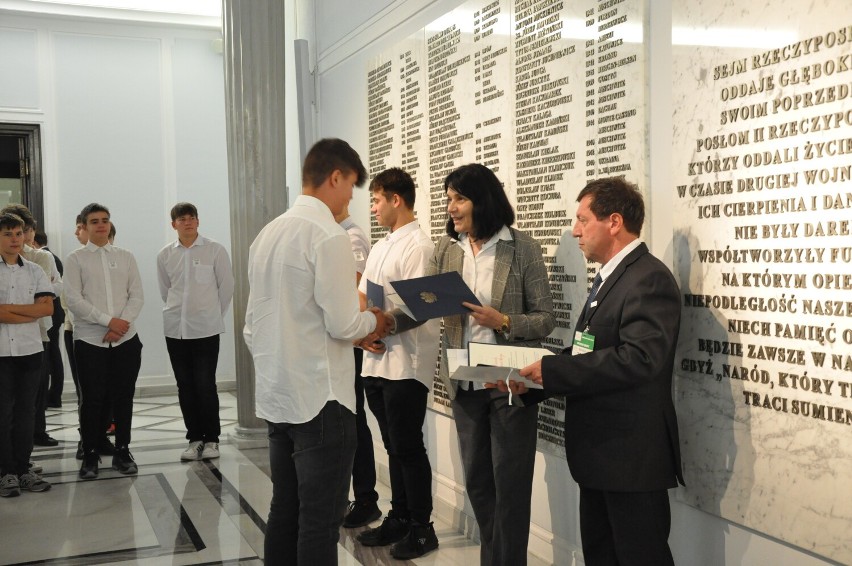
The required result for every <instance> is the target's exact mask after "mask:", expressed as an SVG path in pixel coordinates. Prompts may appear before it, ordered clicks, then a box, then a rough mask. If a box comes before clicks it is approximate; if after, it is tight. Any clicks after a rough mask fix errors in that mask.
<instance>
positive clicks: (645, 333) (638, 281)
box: [514, 178, 683, 566]
mask: <svg viewBox="0 0 852 566" xmlns="http://www.w3.org/2000/svg"><path fill="white" fill-rule="evenodd" d="M577 202H579V203H580V204H579V207H578V208H577V220H576V224H575V225H574V229H573V236H574V237H575V238H577V239H578V243H579V246H580V249H581V250H582V251H583V255H585V256H586V259H588V260H590V261H594V262H598V263H600V264H601V269H600V273H599V274H598V277H596V278H595V284H593V288H592V292H591V293H590V297H589V300H588V301H587V302H586V306H585V307H584V308H583V311H582V312H581V314H580V318H579V324H578V326H577V328H576V332H575V336H574V340H573V345H572V346H571V347H570V348H567V349H566V350H564V351H563V352H562V353H561V354H560V355H557V356H545V357H544V359H542V360H540V361H539V362H536V363H534V364H532V365H530V366H527V367H526V368H524V369H523V370H522V371H521V375H523V376H525V377H529V378H530V379H532V380H533V381H535V382H536V383H540V384H542V385H543V387H544V393H545V394H546V395H564V396H565V452H566V456H567V458H568V466H569V468H570V469H571V475H572V476H573V477H574V479H575V480H576V482H577V483H578V484H579V486H580V533H581V537H582V543H583V555H584V559H585V563H586V564H587V565H588V566H599V565H620V566H624V565H648V566H651V565H653V566H661V565H666V564H673V563H674V562H673V559H672V554H671V550H670V549H669V546H668V536H669V530H670V526H671V512H670V508H669V499H668V494H667V491H666V490H667V489H669V488H673V487H676V486H677V481H680V482H681V483H683V478H682V475H681V465H680V448H679V444H678V431H677V419H676V417H675V410H674V404H673V403H672V393H671V386H672V371H673V366H674V356H675V346H676V344H677V336H678V329H679V326H680V300H679V291H678V287H677V284H676V283H675V279H674V277H673V276H672V274H671V272H670V271H669V269H668V268H667V267H666V266H665V265H664V264H663V263H662V262H661V261H659V260H658V259H657V258H655V257H654V256H652V255H651V254H650V253H649V252H648V248H647V246H646V245H645V244H644V243H642V242H640V241H639V234H640V232H641V229H642V222H643V221H644V216H645V211H644V203H643V201H642V195H641V194H640V193H639V191H638V189H637V187H636V186H635V185H633V184H631V183H628V182H626V181H625V180H624V179H622V178H607V179H599V180H595V181H592V182H590V183H589V184H588V185H586V187H585V188H583V190H582V191H581V192H580V195H579V196H578V198H577ZM599 281H602V282H600V283H599ZM514 388H515V389H520V388H519V387H517V386H514ZM518 392H519V393H520V392H523V391H522V390H519V391H518ZM535 393H539V392H533V393H532V394H530V395H533V394H535Z"/></svg>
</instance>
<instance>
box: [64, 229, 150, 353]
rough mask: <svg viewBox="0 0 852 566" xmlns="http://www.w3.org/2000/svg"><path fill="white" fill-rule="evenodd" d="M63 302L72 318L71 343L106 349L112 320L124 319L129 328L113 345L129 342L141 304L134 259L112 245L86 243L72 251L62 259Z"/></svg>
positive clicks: (133, 333)
mask: <svg viewBox="0 0 852 566" xmlns="http://www.w3.org/2000/svg"><path fill="white" fill-rule="evenodd" d="M65 300H66V302H67V303H68V310H70V311H71V313H72V314H73V315H74V340H82V341H83V342H86V343H87V344H91V345H92V346H100V347H103V348H106V347H108V346H109V345H110V343H109V342H104V341H103V340H104V335H105V334H106V333H107V331H108V330H109V329H108V326H109V322H110V320H112V319H113V318H120V319H122V320H126V321H127V322H129V323H130V329H129V330H128V331H127V333H126V334H125V335H124V336H122V337H121V339H120V340H118V341H117V342H113V343H112V344H113V345H115V346H118V345H120V344H123V343H124V342H126V341H128V340H130V339H131V338H133V337H134V336H135V335H136V327H135V326H134V324H133V321H134V320H136V317H138V316H139V312H140V311H141V310H142V304H143V303H144V297H143V294H142V279H141V278H140V277H139V268H138V267H137V266H136V258H134V257H133V254H132V253H130V252H129V251H127V250H125V249H123V248H119V247H116V246H113V245H112V244H106V245H104V246H102V247H98V246H96V245H95V244H93V243H92V242H89V243H88V244H86V245H85V246H83V247H82V248H79V249H76V250H74V251H73V252H71V253H70V254H69V255H68V259H66V260H65Z"/></svg>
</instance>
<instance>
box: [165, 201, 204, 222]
mask: <svg viewBox="0 0 852 566" xmlns="http://www.w3.org/2000/svg"><path fill="white" fill-rule="evenodd" d="M171 215H172V222H174V221H175V220H177V219H178V218H180V217H181V216H192V217H193V218H198V209H197V208H195V205H194V204H192V203H191V202H179V203H177V204H176V205H174V206H173V207H172V212H171Z"/></svg>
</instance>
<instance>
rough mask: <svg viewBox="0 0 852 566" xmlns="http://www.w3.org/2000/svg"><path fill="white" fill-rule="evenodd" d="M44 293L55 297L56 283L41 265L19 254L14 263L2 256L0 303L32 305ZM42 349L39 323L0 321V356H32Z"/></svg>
mask: <svg viewBox="0 0 852 566" xmlns="http://www.w3.org/2000/svg"><path fill="white" fill-rule="evenodd" d="M44 296H50V297H52V296H53V286H52V285H51V284H50V280H49V279H48V278H47V275H46V274H45V273H44V270H43V269H42V268H41V267H40V266H38V265H36V264H35V263H33V262H31V261H28V260H26V259H24V258H23V257H21V256H20V255H19V256H18V262H17V263H13V264H11V265H9V264H7V263H6V262H5V261H4V260H3V259H2V258H0V304H3V305H31V304H33V303H34V302H35V299H36V298H38V297H44ZM48 318H49V317H48ZM43 351H44V344H42V339H41V330H40V328H39V324H38V322H25V323H23V324H7V323H0V356H29V355H30V354H37V353H39V352H43Z"/></svg>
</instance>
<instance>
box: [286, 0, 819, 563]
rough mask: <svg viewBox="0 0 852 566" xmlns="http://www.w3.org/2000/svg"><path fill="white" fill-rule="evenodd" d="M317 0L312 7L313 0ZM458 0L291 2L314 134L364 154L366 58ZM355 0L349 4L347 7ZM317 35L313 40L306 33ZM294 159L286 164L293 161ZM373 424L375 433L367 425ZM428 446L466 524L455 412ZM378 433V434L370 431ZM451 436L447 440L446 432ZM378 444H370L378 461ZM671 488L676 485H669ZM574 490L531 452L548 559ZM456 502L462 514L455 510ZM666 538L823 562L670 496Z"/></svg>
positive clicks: (656, 208) (709, 550)
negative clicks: (304, 16) (307, 57)
mask: <svg viewBox="0 0 852 566" xmlns="http://www.w3.org/2000/svg"><path fill="white" fill-rule="evenodd" d="M671 1H672V0H653V1H650V0H648V2H647V5H648V8H647V10H648V14H649V23H650V26H651V30H652V31H651V35H652V36H653V39H652V43H651V45H650V47H649V53H650V55H649V60H650V61H651V69H650V72H649V76H650V81H651V84H650V92H651V93H652V96H651V99H652V101H653V102H652V104H651V106H650V116H651V123H652V124H653V126H652V128H651V130H650V132H649V134H650V138H649V139H650V146H649V147H650V148H651V152H652V155H651V157H650V168H649V169H650V177H651V183H650V184H651V187H650V189H649V195H650V196H649V221H650V222H651V223H653V226H652V227H651V230H650V231H649V233H650V235H649V236H648V237H649V240H650V241H649V245H650V247H651V249H652V251H653V253H655V254H656V255H657V256H659V257H661V258H664V259H665V260H666V261H667V262H668V263H669V264H671V258H672V250H671V236H672V222H671V215H670V213H669V211H670V210H671V203H672V201H671V199H672V198H673V191H672V190H671V181H670V164H669V161H668V155H669V151H670V148H671V143H672V134H671V106H670V85H671V78H670V77H671V71H670V65H671V43H670V26H671ZM314 4H316V7H314ZM459 4H461V2H459V1H457V0H435V1H432V2H425V1H422V0H398V1H396V2H390V1H387V0H361V1H359V2H357V3H353V2H350V1H349V0H322V1H320V2H316V3H315V2H313V1H312V0H300V2H298V3H297V8H296V10H297V11H299V12H300V13H309V14H312V15H313V16H314V17H315V23H314V24H313V26H314V27H312V28H309V29H305V28H302V29H297V30H296V31H295V33H296V37H302V38H307V39H309V40H311V45H312V49H313V50H314V53H313V54H312V60H315V61H316V67H317V86H318V107H317V110H318V115H317V133H318V135H319V136H320V137H329V136H335V137H340V138H343V139H346V140H347V141H349V142H350V143H351V144H352V145H353V147H354V148H355V149H356V150H357V151H358V152H359V153H360V154H361V156H362V158H364V159H366V156H367V155H368V151H367V148H368V145H367V129H366V124H367V120H366V109H367V85H366V68H367V66H366V65H367V61H368V58H369V57H371V56H373V55H376V54H377V53H379V52H381V51H382V50H383V49H386V48H388V47H390V46H392V45H394V44H395V43H396V42H398V41H400V40H401V39H403V38H405V37H406V36H408V35H409V34H411V33H414V32H415V31H417V30H419V29H421V28H422V27H424V26H425V25H426V24H427V23H429V22H430V21H432V20H433V19H435V18H437V17H438V16H440V15H442V14H443V13H445V12H447V11H450V10H452V9H453V8H455V7H456V6H458V5H459ZM355 6H357V10H355ZM314 38H315V40H314ZM294 165H295V164H293V163H291V164H290V167H291V168H292V167H293V166H294ZM365 193H366V191H359V192H356V195H355V198H354V199H353V202H352V204H351V206H350V212H351V213H352V216H353V217H354V218H355V220H356V221H357V222H359V223H360V224H361V225H362V226H367V225H368V224H369V204H368V199H367V195H366V194H365ZM373 428H374V431H376V432H377V429H376V427H375V426H374V427H373ZM425 430H426V435H427V449H428V451H429V458H430V461H431V462H432V466H433V471H434V477H435V485H436V487H435V490H436V491H435V494H436V497H435V508H436V512H437V513H440V514H442V515H444V516H445V517H446V518H448V519H450V520H454V521H456V522H457V523H459V524H468V525H469V524H470V523H471V522H472V520H471V519H470V517H471V516H472V513H471V512H470V508H469V504H468V503H466V501H465V498H464V495H463V494H464V485H463V477H462V470H461V463H460V459H459V454H458V443H457V441H456V434H455V430H454V424H453V421H452V420H451V419H449V418H447V417H446V416H444V415H442V414H439V413H436V412H434V411H428V412H427V417H426V425H425ZM374 438H376V439H378V438H379V437H378V434H377V433H376V434H374ZM448 439H449V441H448ZM382 453H383V449H382V447H381V445H380V444H377V445H376V455H377V460H378V461H379V462H380V463H381V464H382V465H384V466H386V465H387V462H386V458H384V457H383V456H382ZM672 493H674V492H672ZM578 500H579V493H578V489H577V486H576V484H575V483H574V482H573V480H572V479H571V476H570V473H569V471H568V466H567V464H566V462H565V459H564V458H563V457H559V456H553V455H550V454H544V453H539V454H538V456H537V460H536V474H535V480H534V485H533V513H532V522H533V524H532V525H531V527H530V528H531V537H530V551H531V552H533V553H534V554H536V555H538V556H540V557H542V558H544V559H545V560H547V561H549V562H552V563H554V564H575V563H579V564H582V554H581V552H580V534H579V524H578ZM459 511H463V512H464V513H465V514H466V516H465V515H462V516H459ZM672 514H673V517H672V534H671V538H670V541H671V546H672V549H673V552H674V555H675V561H676V563H677V564H680V565H686V566H691V565H696V566H699V565H700V566H718V565H720V564H730V565H739V564H743V565H764V564H772V565H774V566H784V565H790V566H792V565H796V566H799V565H803V566H816V565H824V564H829V562H826V561H825V560H822V559H820V558H818V557H815V556H813V555H811V554H809V553H807V552H806V551H804V550H801V549H797V548H793V547H791V546H789V545H787V544H785V543H783V542H780V541H777V540H774V539H771V538H769V537H767V536H764V535H761V534H760V533H757V532H753V531H750V530H748V529H746V528H743V527H739V526H737V525H735V524H732V523H730V522H728V521H725V520H723V519H720V518H718V517H715V516H712V515H709V514H706V513H703V512H701V511H698V510H696V509H694V508H692V507H689V506H686V505H684V504H682V503H680V502H678V501H677V500H676V499H674V498H672Z"/></svg>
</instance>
